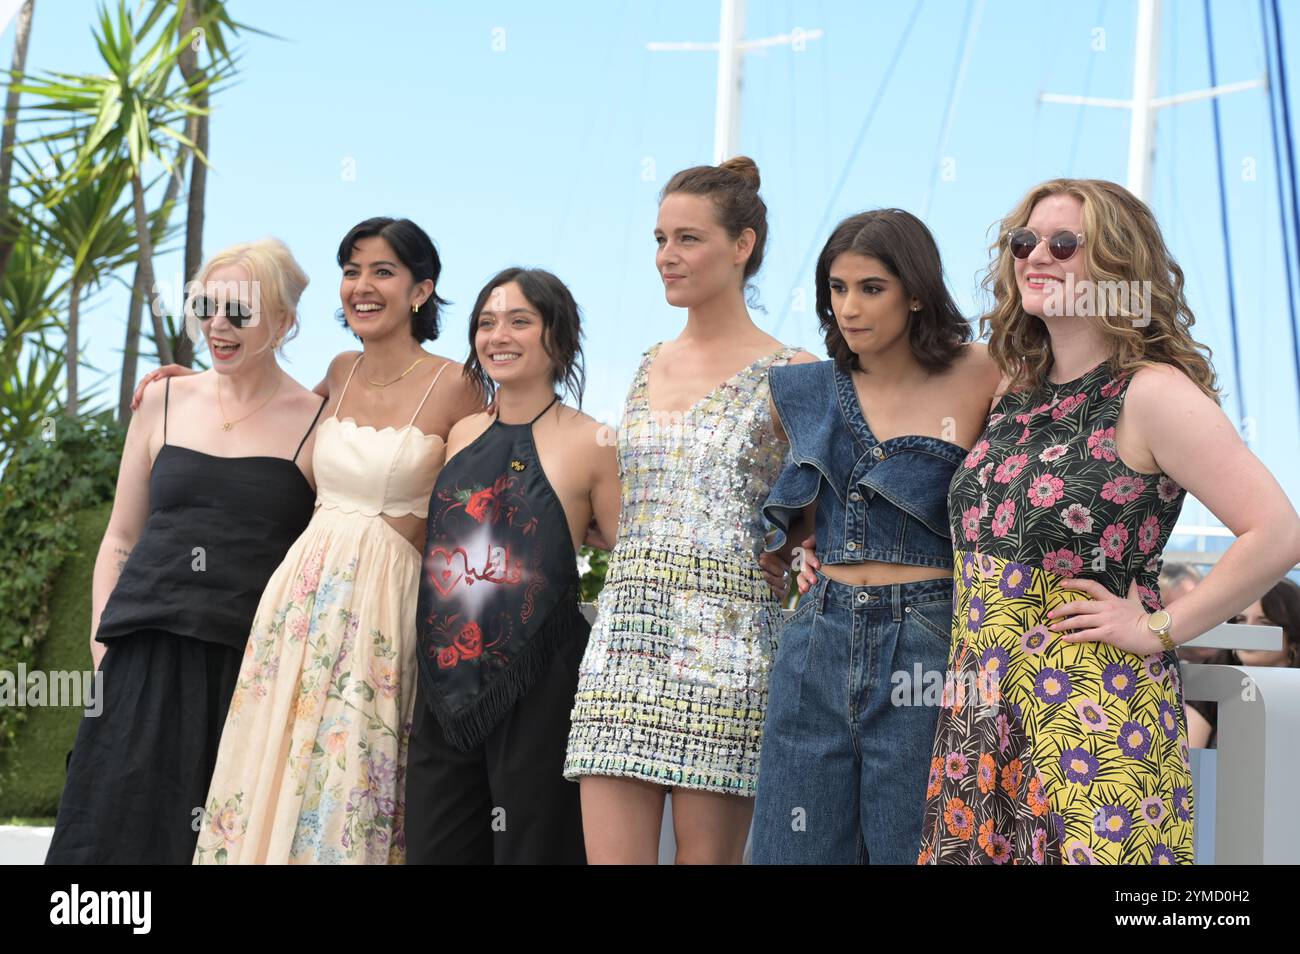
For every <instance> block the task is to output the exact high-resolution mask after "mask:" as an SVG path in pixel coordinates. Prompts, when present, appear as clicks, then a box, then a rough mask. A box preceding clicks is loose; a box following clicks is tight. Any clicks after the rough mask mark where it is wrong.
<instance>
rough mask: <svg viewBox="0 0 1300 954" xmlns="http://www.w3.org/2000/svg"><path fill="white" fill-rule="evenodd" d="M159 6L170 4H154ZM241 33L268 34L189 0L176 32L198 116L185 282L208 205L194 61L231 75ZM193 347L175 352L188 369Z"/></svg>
mask: <svg viewBox="0 0 1300 954" xmlns="http://www.w3.org/2000/svg"><path fill="white" fill-rule="evenodd" d="M157 2H158V3H160V4H166V3H170V2H171V0H157ZM241 31H248V32H252V33H257V34H260V35H262V36H272V34H269V33H266V32H265V31H263V30H258V29H255V28H253V27H250V26H249V25H248V24H246V23H239V22H238V21H236V20H235V19H234V18H232V17H231V16H230V14H229V12H227V10H226V5H225V3H223V2H221V0H189V3H188V5H187V6H186V8H185V10H184V11H183V13H182V15H181V19H180V34H179V36H178V37H177V39H178V40H179V41H181V42H184V43H185V44H186V45H185V49H184V50H182V51H181V55H180V56H179V57H178V58H177V60H176V65H177V66H178V67H179V68H180V71H181V75H182V76H184V77H185V82H186V83H187V84H188V85H189V87H190V89H191V90H192V91H193V96H194V104H195V105H196V106H198V107H199V108H200V109H201V110H203V112H200V113H198V114H195V115H193V116H191V117H190V121H189V125H188V126H187V127H186V130H185V135H186V136H188V137H189V138H190V139H192V140H193V141H194V143H195V145H196V146H197V147H198V154H196V155H194V156H193V157H191V158H190V191H189V196H188V198H187V200H186V213H185V280H186V281H187V282H188V281H190V280H192V279H193V278H194V276H195V275H196V274H198V271H199V266H200V265H202V264H203V219H204V205H205V204H206V201H207V189H208V164H207V162H205V161H202V160H200V159H199V155H204V156H206V155H208V111H207V110H208V90H207V89H205V88H202V87H203V81H204V78H205V76H206V75H207V72H208V69H210V68H212V67H211V66H210V67H204V66H203V65H202V64H201V63H200V62H199V50H200V49H206V50H208V51H210V56H209V59H210V61H211V64H212V65H213V66H217V67H219V68H220V69H223V70H225V71H227V72H231V73H232V72H233V71H234V68H235V57H234V56H233V55H232V54H231V52H230V41H231V40H232V39H233V38H234V36H235V34H237V33H239V32H241ZM193 347H194V346H193V343H192V342H191V341H190V340H189V338H187V337H182V338H181V339H180V344H179V347H178V348H177V349H176V362H177V364H183V365H185V366H186V367H187V368H188V367H190V365H191V364H192V362H193V359H194V350H193Z"/></svg>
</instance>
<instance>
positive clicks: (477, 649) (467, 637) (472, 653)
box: [451, 623, 483, 659]
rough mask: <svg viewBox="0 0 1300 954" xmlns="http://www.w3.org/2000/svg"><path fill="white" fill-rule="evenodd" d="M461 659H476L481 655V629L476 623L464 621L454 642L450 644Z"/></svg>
mask: <svg viewBox="0 0 1300 954" xmlns="http://www.w3.org/2000/svg"><path fill="white" fill-rule="evenodd" d="M451 648H452V649H455V650H456V651H457V652H458V653H459V654H460V658H461V659H478V658H479V656H482V655H483V631H482V630H481V629H479V626H478V623H466V624H465V625H464V626H463V627H461V631H460V634H459V635H458V636H457V637H456V642H455V643H454V644H453V645H452V647H451Z"/></svg>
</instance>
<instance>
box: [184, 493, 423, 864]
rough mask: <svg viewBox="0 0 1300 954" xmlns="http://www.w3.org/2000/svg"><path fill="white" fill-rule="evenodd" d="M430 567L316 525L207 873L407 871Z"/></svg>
mask: <svg viewBox="0 0 1300 954" xmlns="http://www.w3.org/2000/svg"><path fill="white" fill-rule="evenodd" d="M419 567H420V554H419V553H417V552H416V550H415V548H414V547H412V546H411V545H410V543H408V542H407V541H406V540H405V539H404V538H403V537H402V536H401V535H400V534H398V533H397V531H396V530H394V529H392V528H391V527H390V526H389V525H388V524H387V523H385V522H384V520H383V518H382V517H378V516H373V517H371V516H366V515H364V514H358V513H343V512H341V511H338V510H331V509H321V510H318V511H317V512H316V515H315V516H314V517H313V518H312V521H311V523H310V524H309V525H308V527H307V529H306V531H304V533H303V535H302V536H301V537H300V538H299V539H298V541H297V542H296V543H295V544H294V545H293V547H292V548H290V550H289V553H288V554H287V556H286V557H285V560H284V562H283V563H282V564H281V565H280V567H279V569H277V570H276V572H275V574H274V575H273V576H272V577H271V579H270V581H269V582H268V583H267V587H266V590H265V592H264V593H263V594H262V600H261V603H260V604H259V606H258V610H257V615H256V617H255V618H254V621H253V629H252V634H251V636H250V637H249V640H248V645H247V647H246V649H245V652H244V659H243V664H242V665H241V667H240V672H239V681H238V683H237V685H236V687H235V693H234V697H233V698H232V699H231V702H230V711H229V714H228V715H227V717H226V724H225V729H224V731H223V733H222V737H221V746H220V750H219V752H218V755H217V768H216V772H215V773H214V775H213V779H212V784H211V786H210V788H209V790H208V797H207V801H206V803H205V806H204V813H203V820H202V824H201V827H200V830H199V841H198V848H197V849H196V851H195V853H194V862H195V864H240V863H242V864H267V863H269V864H285V863H290V864H293V863H301V864H400V863H402V862H403V861H404V860H405V854H406V851H405V841H404V837H403V831H402V821H403V816H404V804H403V797H404V789H405V770H406V747H407V740H408V738H409V736H410V731H411V721H412V715H413V706H414V703H415V673H416V669H415V601H416V587H417V584H418V577H419Z"/></svg>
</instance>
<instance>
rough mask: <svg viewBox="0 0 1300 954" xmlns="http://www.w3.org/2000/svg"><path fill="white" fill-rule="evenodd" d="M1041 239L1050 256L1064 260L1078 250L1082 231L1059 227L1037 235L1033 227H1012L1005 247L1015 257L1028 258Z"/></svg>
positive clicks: (1060, 260)
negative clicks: (1056, 229)
mask: <svg viewBox="0 0 1300 954" xmlns="http://www.w3.org/2000/svg"><path fill="white" fill-rule="evenodd" d="M1043 241H1045V242H1047V251H1048V252H1050V253H1051V255H1052V258H1054V259H1056V260H1057V261H1058V262H1064V261H1068V260H1069V259H1071V258H1074V254H1075V253H1076V252H1077V251H1079V246H1081V245H1082V244H1083V233H1082V232H1071V231H1070V230H1069V229H1060V230H1058V231H1056V232H1053V233H1052V234H1051V235H1039V234H1038V233H1037V232H1035V231H1034V230H1033V229H1026V228H1021V229H1012V230H1011V231H1010V232H1008V233H1007V247H1008V248H1009V249H1010V250H1011V254H1012V255H1014V256H1015V257H1016V258H1021V259H1023V258H1028V257H1029V256H1030V255H1032V254H1033V253H1034V249H1036V248H1038V243H1039V242H1043Z"/></svg>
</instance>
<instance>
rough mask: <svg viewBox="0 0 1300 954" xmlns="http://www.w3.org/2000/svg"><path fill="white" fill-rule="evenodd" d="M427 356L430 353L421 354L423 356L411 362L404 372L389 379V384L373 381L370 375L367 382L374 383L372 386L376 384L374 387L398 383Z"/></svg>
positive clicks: (384, 386)
mask: <svg viewBox="0 0 1300 954" xmlns="http://www.w3.org/2000/svg"><path fill="white" fill-rule="evenodd" d="M427 357H428V355H423V356H421V357H419V358H416V359H415V360H414V361H413V362H411V366H410V367H409V368H407V369H406V370H405V371H403V372H402V373H401V374H399V375H398V376H397V377H395V378H393V380H391V381H389V382H388V384H380V383H379V382H378V381H371V380H370V378H369V377H367V378H366V383H367V384H370V385H372V386H374V387H377V388H386V387H388V385H389V384H396V383H397V382H398V381H400V380H402V378H404V377H406V376H407V375H408V374H410V373H411V372H412V371H414V370H415V366H416V365H417V364H419V363H420V362H421V361H423V360H424V359H425V358H427Z"/></svg>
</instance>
